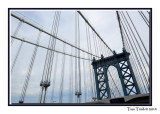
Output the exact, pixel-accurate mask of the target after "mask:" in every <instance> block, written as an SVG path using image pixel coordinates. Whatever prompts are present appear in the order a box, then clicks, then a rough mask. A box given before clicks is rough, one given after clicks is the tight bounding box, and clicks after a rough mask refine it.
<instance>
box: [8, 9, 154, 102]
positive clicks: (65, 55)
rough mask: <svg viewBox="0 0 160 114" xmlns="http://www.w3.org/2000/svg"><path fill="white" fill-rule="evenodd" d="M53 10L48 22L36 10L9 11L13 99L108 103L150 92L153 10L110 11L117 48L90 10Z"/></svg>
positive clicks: (13, 100)
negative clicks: (92, 18) (96, 24)
mask: <svg viewBox="0 0 160 114" xmlns="http://www.w3.org/2000/svg"><path fill="white" fill-rule="evenodd" d="M24 12H25V11H24ZM37 12H38V11H37ZM39 12H41V11H39ZM46 12H47V11H46ZM48 12H49V15H50V18H49V17H48V18H47V17H45V19H46V20H47V21H46V22H47V23H46V26H42V25H41V24H42V23H43V20H41V17H38V16H37V15H36V13H33V14H32V11H28V12H27V11H26V15H27V14H29V15H30V17H29V16H26V15H24V14H23V11H18V10H17V11H11V12H10V56H11V62H10V98H11V100H10V102H11V103H19V104H24V103H39V104H44V103H51V104H53V103H98V102H99V101H105V100H106V103H107V102H108V101H107V100H108V99H110V102H117V101H116V100H115V101H114V99H117V98H125V99H129V98H131V97H136V96H146V95H148V94H149V93H150V74H149V73H150V72H149V67H150V63H149V62H150V61H149V58H150V52H149V37H150V36H149V35H150V34H149V31H150V26H151V23H150V22H151V21H150V11H149V10H135V11H127V10H120V11H111V13H113V14H114V15H115V17H114V18H115V19H116V24H117V27H118V30H119V31H118V32H119V35H120V36H118V37H119V38H120V39H121V42H119V43H121V45H122V47H121V52H118V53H117V51H116V50H112V48H110V46H109V45H108V44H107V43H108V42H106V41H107V40H104V39H107V38H104V37H101V35H100V34H99V33H98V32H97V31H96V28H95V27H93V25H94V24H91V22H90V21H89V19H88V18H87V15H86V14H85V11H63V10H62V11H58V10H54V11H48ZM36 16H37V17H36ZM31 17H36V18H37V21H35V20H33V19H32V18H31ZM108 18H110V17H108ZM38 20H40V22H41V21H42V23H41V24H40V23H39V22H38ZM106 26H107V25H106ZM113 28H114V27H113ZM106 32H107V31H106ZM112 42H113V43H112V44H114V42H116V41H115V40H114V39H112ZM128 97H129V98H128ZM120 101H121V99H120V100H119V102H120ZM123 102H124V101H123Z"/></svg>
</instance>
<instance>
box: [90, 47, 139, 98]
mask: <svg viewBox="0 0 160 114" xmlns="http://www.w3.org/2000/svg"><path fill="white" fill-rule="evenodd" d="M129 55H130V53H128V52H126V50H125V49H123V52H122V53H119V54H116V52H115V51H114V54H113V56H109V57H106V58H104V56H103V55H101V59H99V60H95V58H93V62H92V65H93V69H94V73H95V81H96V90H97V100H101V99H106V98H110V97H111V94H110V87H109V83H108V75H107V70H108V68H109V66H114V67H115V68H117V71H118V75H119V78H120V81H121V85H122V88H123V93H124V96H128V95H131V94H140V90H139V87H138V84H137V81H136V78H135V76H134V72H133V70H132V67H131V64H130V61H129Z"/></svg>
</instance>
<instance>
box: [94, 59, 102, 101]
mask: <svg viewBox="0 0 160 114" xmlns="http://www.w3.org/2000/svg"><path fill="white" fill-rule="evenodd" d="M93 60H94V59H93ZM93 69H94V74H95V81H96V90H97V100H100V91H99V83H98V75H97V68H96V66H93Z"/></svg>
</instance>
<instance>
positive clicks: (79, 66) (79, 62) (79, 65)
mask: <svg viewBox="0 0 160 114" xmlns="http://www.w3.org/2000/svg"><path fill="white" fill-rule="evenodd" d="M78 48H80V26H79V15H78ZM78 57H80V50H78ZM78 68H79V90H78V91H79V94H80V95H79V103H80V102H81V97H80V96H81V94H82V93H81V61H80V59H79V58H78Z"/></svg>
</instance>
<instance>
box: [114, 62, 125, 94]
mask: <svg viewBox="0 0 160 114" xmlns="http://www.w3.org/2000/svg"><path fill="white" fill-rule="evenodd" d="M116 68H117V70H118V75H119V78H120V80H121V84H122V88H123V93H124V96H127V91H126V86H125V84H124V80H123V76H122V72H121V69H120V66H119V63H117V64H116Z"/></svg>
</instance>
